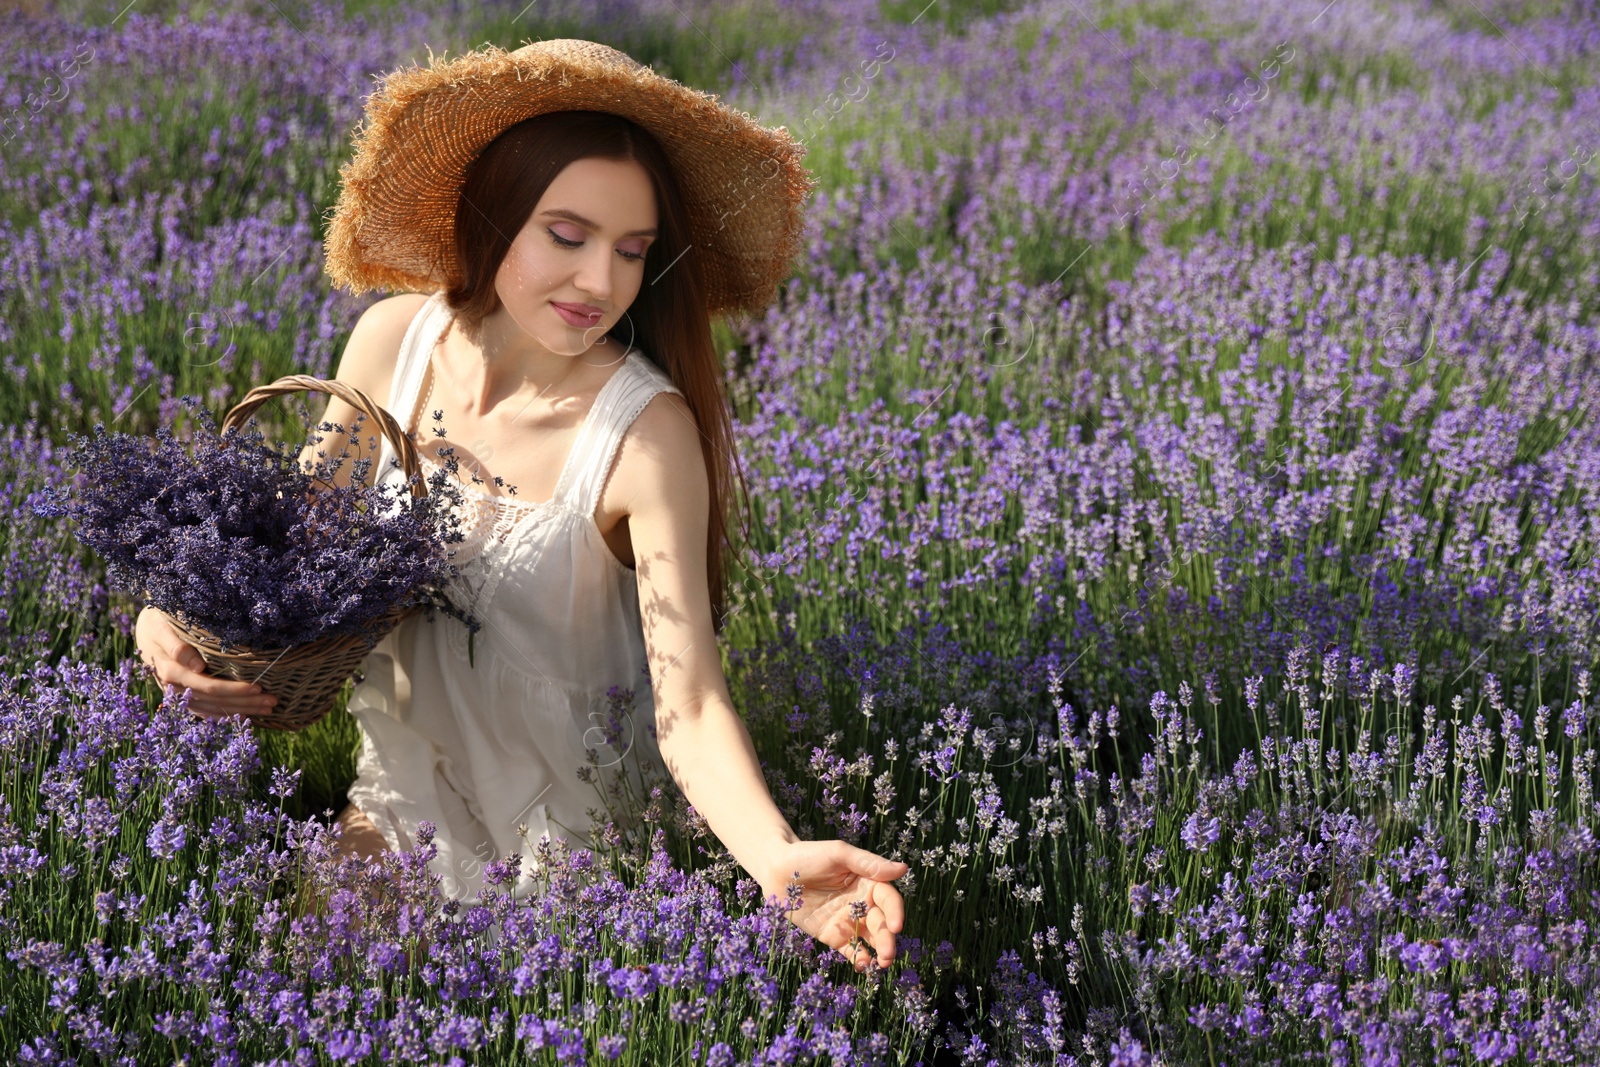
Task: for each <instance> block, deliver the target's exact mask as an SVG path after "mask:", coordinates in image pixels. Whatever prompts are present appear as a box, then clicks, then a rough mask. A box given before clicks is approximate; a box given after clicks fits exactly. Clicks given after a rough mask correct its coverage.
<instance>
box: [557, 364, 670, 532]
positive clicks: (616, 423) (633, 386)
mask: <svg viewBox="0 0 1600 1067" xmlns="http://www.w3.org/2000/svg"><path fill="white" fill-rule="evenodd" d="M662 392H666V393H677V394H678V395H679V396H682V395H683V393H682V391H681V390H679V389H678V387H677V386H675V385H673V384H672V379H671V378H670V377H669V376H668V375H667V372H666V371H664V370H662V369H661V368H660V367H658V366H656V365H655V363H654V362H652V361H651V359H650V357H648V356H646V355H645V354H644V353H643V352H640V351H639V350H638V349H633V350H631V351H630V352H629V353H628V355H627V360H626V362H625V363H624V364H623V366H622V367H621V368H619V369H618V370H617V373H615V374H613V375H612V376H611V378H610V380H609V381H607V382H606V384H605V385H604V386H602V387H601V389H600V393H599V395H598V396H596V397H595V399H594V405H593V406H592V407H591V408H590V409H589V414H588V416H587V417H585V419H584V420H583V427H582V428H581V429H580V430H579V431H578V439H577V441H575V442H574V443H573V446H572V450H573V458H574V460H575V462H573V463H570V464H568V465H567V470H566V471H565V472H564V473H563V475H562V484H561V485H558V486H557V487H556V493H555V498H556V499H557V500H561V501H563V502H564V503H565V506H567V507H569V508H571V509H572V510H574V511H576V512H577V513H578V514H580V515H592V514H594V509H595V508H596V507H598V506H599V504H600V493H601V491H602V490H603V489H604V488H605V483H606V478H607V477H609V476H610V473H611V464H612V462H613V460H614V459H615V458H616V454H617V448H618V446H619V445H621V444H622V438H623V435H624V434H626V433H627V432H628V427H629V426H630V425H631V424H632V423H633V420H634V419H635V418H637V417H638V415H639V412H641V411H643V410H644V406H645V405H646V404H648V403H649V402H650V398H651V397H653V396H655V395H656V394H657V393H662Z"/></svg>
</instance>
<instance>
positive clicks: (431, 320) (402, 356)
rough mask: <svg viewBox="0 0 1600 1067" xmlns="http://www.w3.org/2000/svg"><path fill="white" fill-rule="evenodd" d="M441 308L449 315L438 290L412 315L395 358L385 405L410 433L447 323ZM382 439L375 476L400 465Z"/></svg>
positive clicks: (390, 446)
mask: <svg viewBox="0 0 1600 1067" xmlns="http://www.w3.org/2000/svg"><path fill="white" fill-rule="evenodd" d="M441 311H443V312H444V313H445V314H446V315H448V313H449V307H448V305H446V304H445V302H444V296H443V294H442V293H434V294H433V295H432V296H430V297H429V298H428V299H427V300H426V301H425V302H424V303H423V305H422V306H421V307H420V308H418V309H417V313H416V314H415V315H413V316H412V317H411V324H410V325H409V326H407V327H406V334H405V338H404V339H403V340H401V342H400V352H399V354H398V355H397V356H396V357H395V365H394V375H393V377H392V378H391V379H390V381H389V398H388V403H387V404H386V405H385V407H386V408H387V409H388V411H389V414H391V415H393V416H394V417H395V419H396V420H397V421H398V422H399V423H400V425H401V427H402V428H403V429H405V430H406V431H408V432H409V431H411V430H414V429H415V428H416V426H415V421H416V420H415V418H414V415H415V412H414V411H413V410H412V409H414V408H415V407H416V406H417V393H418V390H420V389H421V387H422V378H423V372H424V371H426V370H427V369H428V357H429V356H430V355H432V354H433V348H434V345H435V343H436V342H437V341H438V340H439V331H440V329H441V328H442V325H443V317H442V316H441V315H440V314H439V313H440V312H441ZM379 440H380V442H381V444H380V447H379V454H378V466H377V468H376V472H375V473H374V475H373V477H375V478H376V477H381V476H383V475H385V474H386V473H387V472H388V471H389V469H390V467H391V465H393V466H395V467H398V465H399V462H400V459H399V456H398V455H396V453H395V450H394V446H393V445H391V444H390V443H389V440H388V438H386V437H383V436H382V435H381V434H380V435H379Z"/></svg>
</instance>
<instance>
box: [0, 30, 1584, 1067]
mask: <svg viewBox="0 0 1600 1067" xmlns="http://www.w3.org/2000/svg"><path fill="white" fill-rule="evenodd" d="M125 2H126V0H118V2H116V3H111V4H102V3H99V2H98V0H95V2H89V0H75V2H69V3H64V4H61V5H56V6H54V7H52V8H49V9H48V10H47V9H46V7H45V5H42V4H41V5H35V6H34V8H33V9H32V10H30V9H29V6H28V5H23V7H22V10H10V11H8V12H7V13H6V14H4V15H0V22H3V28H4V31H5V32H4V33H3V34H0V52H3V54H4V59H3V61H0V205H3V211H0V354H3V358H4V367H3V369H0V427H3V429H0V437H3V443H0V485H3V486H4V487H5V488H4V495H3V499H4V505H5V515H4V531H3V535H0V536H3V541H0V552H3V556H4V569H3V573H0V613H3V616H4V620H5V627H4V631H3V638H0V640H3V646H0V789H3V793H0V1062H5V1063H22V1064H67V1063H74V1064H101V1063H104V1064H140V1065H143V1064H193V1065H199V1064H213V1063H216V1064H241V1065H255V1064H266V1065H273V1067H277V1065H289V1064H294V1065H310V1064H333V1063H350V1064H367V1063H372V1064H377V1063H396V1064H398V1063H415V1064H439V1065H456V1064H466V1063H479V1064H508V1063H522V1062H529V1063H540V1064H603V1063H611V1062H615V1063H618V1064H650V1065H659V1067H673V1065H679V1064H681V1065H685V1067H687V1065H691V1064H694V1065H699V1064H704V1065H708V1067H734V1065H751V1067H755V1065H767V1064H810V1063H817V1064H824V1063H826V1064H875V1065H888V1064H894V1065H910V1064H925V1065H934V1064H960V1065H963V1067H987V1065H989V1064H1006V1065H1010V1064H1018V1065H1045V1064H1049V1065H1067V1064H1072V1065H1096V1067H1113V1065H1114V1067H1135V1065H1150V1067H1154V1065H1157V1064H1166V1065H1173V1064H1205V1065H1220V1064H1235V1065H1237V1064H1256V1063H1261V1064H1289V1063H1297V1064H1298V1063H1318V1064H1322V1063H1326V1064H1348V1065H1355V1064H1362V1065H1367V1064H1371V1065H1390V1064H1395V1065H1398V1064H1411V1063H1435V1062H1440V1063H1443V1062H1448V1063H1455V1064H1480V1063H1482V1064H1523V1063H1559V1064H1584V1063H1597V1062H1600V840H1597V836H1596V828H1597V826H1600V804H1597V799H1596V783H1597V780H1600V774H1597V769H1596V762H1597V756H1596V752H1597V747H1596V746H1597V744H1600V710H1596V706H1595V703H1594V701H1595V697H1596V690H1597V688H1600V678H1596V676H1595V674H1596V668H1597V666H1600V560H1597V558H1596V549H1597V546H1600V419H1597V417H1596V414H1595V405H1596V402H1597V401H1600V332H1597V327H1596V314H1597V312H1600V8H1597V7H1596V6H1595V5H1594V4H1593V3H1584V4H1553V3H1546V2H1543V0H1525V2H1519V0H1435V2H1430V3H1423V2H1420V0H1393V2H1386V0H1334V2H1333V3H1328V2H1327V0H1311V2H1305V3H1302V2H1299V0H1285V2H1283V3H1278V4H1273V5H1254V4H1246V3H1242V2H1239V0H1192V2H1187V3H1173V2H1169V0H1137V2H1129V3H1113V2H1109V0H1064V2H1060V3H1057V2H1047V0H1041V2H1037V3H1031V4H1017V3H1001V2H994V0H991V2H985V3H966V4H962V3H955V2H935V3H931V4H929V3H927V2H926V0H910V2H906V0H880V2H878V3H876V4H873V3H867V2H863V0H793V2H789V0H785V2H783V3H781V4H755V3H745V2H743V0H732V2H723V3H717V2H713V0H665V2H657V0H640V2H636V3H624V2H620V0H590V2H587V3H580V2H577V0H542V2H540V3H537V4H532V5H527V6H524V0H514V2H511V3H502V2H500V0H493V2H487V3H469V2H465V0H457V2H454V3H450V4H429V5H410V6H406V5H395V4H392V3H383V2H373V0H369V2H365V3H357V2H355V0H352V2H351V3H350V4H348V5H346V6H344V7H340V6H337V5H335V6H325V5H316V4H311V3H305V2H301V0H244V2H240V3H229V4H211V3H196V4H178V3H176V2H172V0H137V2H135V3H133V4H131V5H127V6H124V5H125ZM547 37H586V38H591V39H594V40H599V41H604V42H606V43H608V44H611V45H613V46H615V47H618V48H621V49H623V50H625V51H627V52H629V53H630V54H631V55H633V56H634V57H635V58H637V59H639V60H641V61H643V62H646V63H651V64H653V65H655V66H656V68H657V69H658V70H661V71H662V72H664V73H668V74H670V75H672V76H673V77H676V78H678V79H679V80H682V81H684V82H686V83H689V84H692V85H695V86H697V87H700V88H704V89H707V90H709V91H713V92H717V93H719V94H722V96H723V99H724V100H725V101H726V102H728V103H730V104H731V105H733V106H735V107H738V108H740V109H742V110H746V111H748V112H750V113H751V114H752V115H754V116H756V117H757V118H758V119H760V120H761V121H762V122H764V123H767V124H770V125H786V126H788V127H789V129H790V130H791V131H792V132H793V133H794V134H795V136H796V137H797V138H798V139H800V140H801V141H803V142H804V143H805V144H806V145H807V147H808V154H807V156H806V160H805V162H806V164H807V166H809V167H810V168H811V169H812V170H813V171H814V172H815V173H816V175H817V176H818V178H819V179H820V181H821V185H820V188H819V189H818V191H817V193H816V194H815V197H814V199H813V201H812V202H811V204H810V206H809V209H808V211H809V218H810V223H809V225H810V231H809V237H808V241H807V245H806V250H805V253H804V255H803V257H802V258H801V259H800V260H799V261H797V263H796V264H795V269H794V273H793V275H792V276H791V277H790V278H789V279H788V281H787V282H786V283H785V285H784V287H783V289H782V291H781V293H780V298H779V300H778V302H777V303H776V304H774V305H773V306H772V307H771V308H770V309H768V310H767V311H766V312H765V313H764V314H762V315H760V316H756V317H749V318H744V319H738V320H729V321H719V322H718V323H717V337H718V340H719V347H720V348H721V350H722V351H723V352H725V354H726V366H727V386H728V390H729V394H730V396H731V397H732V399H733V403H734V408H735V414H736V418H735V428H736V431H737V436H738V440H739V445H740V449H741V453H740V454H741V459H742V461H743V463H744V466H745V471H746V477H747V480H748V483H749V489H750V493H751V505H752V508H753V510H754V512H755V514H756V515H757V516H758V517H759V518H760V519H761V523H760V524H759V526H758V527H757V528H756V529H755V531H754V536H755V537H756V539H757V540H756V543H755V544H754V546H753V563H754V565H753V566H750V567H746V568H743V569H741V570H740V571H739V572H737V573H736V574H735V577H734V581H733V588H732V590H731V603H732V604H733V605H734V606H735V614H734V615H733V617H732V618H731V620H730V621H729V623H728V625H727V627H726V630H725V632H724V634H723V640H724V646H725V650H726V656H725V659H726V664H727V671H728V677H729V682H730V686H731V689H732V693H733V696H734V698H735V702H736V704H737V706H738V707H739V709H740V711H741V712H742V713H743V714H744V716H745V718H746V721H747V723H748V726H749V728H750V731H751V734H752V736H753V738H754V740H755V743H756V747H757V751H758V753H759V754H760V756H761V759H762V760H763V762H764V766H765V771H766V775H767V780H768V783H769V785H770V786H771V788H772V790H773V794H774V796H775V798H776V799H777V801H778V803H779V805H780V807H781V808H782V809H783V811H784V813H785V815H786V817H787V818H788V819H789V820H790V822H791V824H792V825H793V826H794V827H795V829H796V830H797V831H798V832H799V833H800V834H801V835H802V836H804V837H816V838H833V837H838V838H843V839H845V840H847V841H850V842H853V843H855V844H858V845H860V846H861V847H863V848H867V849H871V850H874V851H877V852H880V853H881V854H883V855H885V856H889V857H892V858H896V859H901V860H904V861H905V862H907V863H908V864H909V865H910V866H911V873H910V874H909V875H908V876H907V877H906V878H905V879H903V880H902V882H901V889H902V891H903V893H904V894H905V897H906V906H907V917H906V923H905V929H904V932H903V933H902V935H901V938H900V945H901V951H900V953H899V954H898V955H897V957H896V959H895V960H894V962H893V963H892V964H891V966H890V967H889V968H887V969H879V968H876V967H874V968H870V969H869V971H868V973H866V974H857V973H856V972H854V971H853V970H852V969H851V968H850V967H849V966H848V965H846V964H845V963H844V961H843V959H842V958H841V957H840V956H839V954H838V953H837V952H834V951H833V950H830V949H828V948H827V947H826V946H824V945H822V944H821V943H820V942H817V941H814V940H812V939H811V938H809V937H807V936H806V935H804V934H802V933H800V932H799V931H798V930H797V929H796V928H795V927H794V926H793V924H792V923H790V922H789V920H788V919H787V918H786V917H785V913H784V910H783V909H784V906H785V905H784V904H783V903H782V902H773V901H762V900H760V899H759V891H758V889H757V888H756V884H755V882H754V881H752V880H751V879H749V878H748V877H746V876H745V874H744V872H743V871H742V870H741V869H740V868H739V867H738V866H737V865H736V864H735V863H734V862H733V861H732V859H731V857H730V856H729V855H728V854H727V852H726V851H725V850H724V849H722V848H721V847H720V845H719V844H718V842H717V841H716V839H715V838H714V837H712V836H710V835H709V833H708V832H707V830H706V827H705V824H704V821H703V820H697V819H696V817H695V815H694V813H693V812H692V811H690V810H688V808H687V805H686V804H685V802H684V801H683V798H682V797H681V795H680V794H679V793H678V791H677V789H676V787H675V786H674V785H673V783H672V782H670V781H654V780H643V781H635V782H632V783H630V788H629V790H628V791H626V792H623V793H615V794H610V795H603V796H602V795H600V794H599V793H598V791H597V806H601V805H604V806H605V807H606V808H609V809H612V810H614V811H617V812H621V811H622V810H623V809H624V808H626V809H627V810H628V811H629V812H632V813H634V814H637V815H640V816H642V821H638V822H637V824H636V825H635V826H634V828H633V829H630V830H627V831H623V830H615V831H613V832H612V833H611V834H610V835H609V836H608V838H607V840H606V842H605V846H606V847H605V848H603V849H602V850H600V851H598V852H594V853H590V852H587V851H574V850H570V849H567V848H564V847H561V846H560V845H558V846H556V847H555V848H554V849H553V850H552V852H551V857H550V859H551V866H552V869H553V870H554V871H555V872H556V873H555V874H553V875H552V876H551V877H550V878H549V879H548V880H547V891H546V892H544V893H543V894H541V895H537V896H535V897H531V898H529V899H527V900H522V901H517V900H513V899H512V897H511V895H510V894H509V892H508V887H509V886H510V884H511V883H512V882H513V881H514V872H513V871H511V870H510V869H508V868H504V867H500V868H497V867H494V866H493V865H491V870H490V874H489V881H490V882H491V883H493V884H497V885H499V886H501V887H503V888H502V890H501V891H500V892H498V893H490V894H488V895H487V897H486V902H485V903H484V904H483V905H482V906H474V907H462V906H460V905H458V904H456V903H455V902H451V901H446V900H445V899H444V898H443V897H442V896H441V895H440V894H439V891H438V888H437V878H436V877H432V876H430V873H429V870H428V868H427V860H426V854H425V853H421V852H419V853H408V854H405V855H401V856H390V857H387V858H386V859H385V860H384V862H383V863H382V864H381V865H376V864H375V865H372V866H371V867H368V868H363V867H362V866H361V865H359V864H358V863H357V862H356V861H354V860H348V861H345V862H344V863H342V864H341V863H340V862H338V860H337V859H336V857H335V852H334V850H335V840H334V838H333V830H332V828H331V827H330V825H329V823H330V815H331V814H332V812H334V811H336V810H338V809H339V808H341V807H342V806H343V804H344V800H345V789H346V787H347V786H348V785H349V784H350V782H351V781H352V780H353V778H354V775H355V770H354V761H355V754H356V749H355V745H356V743H357V740H358V733H357V729H356V725H355V722H354V720H353V719H352V718H351V717H350V716H349V714H348V713H346V712H345V711H344V709H343V707H342V705H341V706H340V708H338V709H337V710H336V711H335V712H334V713H333V714H331V715H329V716H328V717H327V718H325V719H324V720H322V721H321V722H319V723H318V724H317V725H316V726H314V727H313V728H311V729H309V730H307V731H305V732H303V733H300V734H294V735H289V734H281V733H276V732H270V731H258V730H257V729H256V728H254V727H252V726H251V725H250V724H249V723H247V722H245V721H243V720H233V721H211V720H206V719H203V718H200V717H197V716H195V715H193V714H192V713H190V712H189V711H188V710H187V708H186V706H185V704H186V701H185V698H184V697H183V696H181V695H174V696H171V697H168V698H166V699H164V698H163V694H162V693H161V692H160V691H159V689H158V688H157V686H156V684H155V683H154V682H153V681H152V680H151V679H149V678H148V677H146V676H145V674H144V672H143V670H142V667H141V664H140V663H139V661H138V659H137V658H136V657H135V655H134V650H133V642H132V638H131V636H130V631H131V623H132V613H133V610H134V604H133V603H132V602H131V600H129V599H127V598H126V597H124V596H122V595H120V594H118V593H115V592H110V591H108V589H107V587H106V584H105V574H104V570H103V565H102V564H101V562H100V561H99V560H98V559H97V558H96V557H95V556H94V555H93V554H91V553H89V552H88V551H87V550H85V549H83V548H82V547H81V546H80V545H79V544H78V542H77V541H76V540H75V539H74V537H73V536H72V534H71V533H70V532H69V531H68V530H66V529H65V528H64V527H63V525H62V524H61V523H60V522H59V521H57V520H54V519H50V518H46V517H42V516H41V514H40V512H39V510H38V509H37V507H36V505H37V504H38V502H39V501H40V500H41V499H42V498H43V496H44V495H47V494H45V492H44V491H45V490H46V488H47V487H50V486H61V485H64V484H66V483H67V481H68V480H69V479H70V478H71V471H70V469H69V466H68V464H67V461H66V453H65V446H66V443H67V441H68V438H69V436H70V435H72V434H75V433H85V432H87V431H88V430H89V429H91V428H92V427H93V426H95V425H96V424H101V423H103V424H106V425H107V426H110V427H112V428H115V429H120V430H134V431H138V432H144V433H154V432H155V430H156V429H157V428H158V427H161V426H163V425H167V424H168V423H169V422H171V421H173V420H174V419H175V417H176V416H177V415H178V413H179V412H180V410H181V408H182V401H181V398H183V397H185V396H189V397H199V398H201V400H202V402H203V403H204V404H205V405H207V406H208V407H209V408H210V409H212V410H214V411H216V412H217V413H220V412H222V411H223V410H225V409H226V408H227V407H228V406H229V405H230V403H231V402H232V400H234V399H237V398H238V397H239V396H241V395H242V394H243V392H244V391H245V390H247V389H248V388H249V387H250V386H251V385H253V384H257V383H261V382H265V381H269V380H271V379H273V378H276V377H278V376H280V375H282V374H286V373H293V372H302V373H310V374H317V375H324V376H331V374H332V372H333V369H334V368H335V367H336V366H337V361H338V358H339V354H340V352H341V351H342V348H343V344H344V341H345V339H346V338H347V337H348V335H349V331H350V329H351V327H352V325H353V324H354V322H355V320H356V319H357V318H358V317H359V315H360V313H361V311H362V310H363V309H364V307H365V306H366V305H367V304H368V303H370V302H371V300H372V299H374V298H375V296H373V295H369V296H368V297H365V298H361V299H357V298H354V297H351V296H349V295H348V294H345V293H341V292H338V291H335V290H334V289H332V287H331V285H330V283H329V281H328V278H327V277H326V275H324V274H323V271H322V236H323V232H324V227H325V225H326V223H325V216H326V214H327V213H328V212H329V210H330V209H331V207H332V205H333V203H334V201H335V199H336V197H337V194H338V168H339V165H340V164H341V163H342V162H344V161H345V160H346V159H348V157H349V152H350V137H351V132H352V130H353V128H354V125H355V123H356V122H357V120H358V118H359V116H360V114H361V107H362V101H363V99H364V98H365V96H366V94H367V93H368V92H370V91H371V89H372V88H373V87H374V85H375V84H376V83H375V81H374V77H375V76H376V75H379V74H381V73H383V72H385V71H388V70H391V69H394V68H396V67H398V66H402V65H405V64H409V63H413V62H416V63H422V64H426V63H427V62H428V55H429V50H430V48H431V50H432V52H433V53H434V54H435V55H438V54H441V53H445V52H448V54H449V55H450V56H455V55H458V54H460V53H461V52H464V51H466V50H468V49H470V48H473V47H476V46H478V45H480V44H483V43H485V42H492V43H495V44H498V45H501V46H503V47H507V48H512V47H515V46H516V45H517V44H518V43H520V42H522V41H525V40H532V39H540V38H547ZM282 414H283V415H284V417H285V419H287V418H288V417H289V416H292V415H293V414H294V413H293V412H292V411H289V410H288V408H287V407H285V408H284V409H283V412H282ZM580 771H582V768H580V767H574V773H575V774H577V773H580ZM618 825H625V822H624V821H622V820H620V819H619V822H618ZM423 844H424V845H425V844H426V842H423ZM312 893H320V894H322V895H323V896H324V897H325V898H326V899H327V901H328V907H327V908H325V909H324V910H322V911H320V912H319V911H316V910H314V909H309V908H306V907H304V906H303V902H304V901H305V900H306V899H308V898H309V896H310V894H312Z"/></svg>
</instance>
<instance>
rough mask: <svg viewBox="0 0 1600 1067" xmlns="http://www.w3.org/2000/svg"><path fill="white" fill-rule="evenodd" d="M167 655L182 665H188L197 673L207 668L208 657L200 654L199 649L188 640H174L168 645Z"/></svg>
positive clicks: (187, 666)
mask: <svg viewBox="0 0 1600 1067" xmlns="http://www.w3.org/2000/svg"><path fill="white" fill-rule="evenodd" d="M167 656H168V657H169V658H170V659H171V660H172V662H174V663H176V664H177V665H178V666H180V667H186V668H188V669H189V670H191V671H194V672H196V673H199V672H202V671H204V670H205V669H206V659H205V657H204V656H202V655H201V654H200V651H199V649H197V648H195V647H194V646H193V645H191V644H189V643H188V642H186V641H181V640H174V641H173V642H172V644H170V645H169V646H167Z"/></svg>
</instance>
